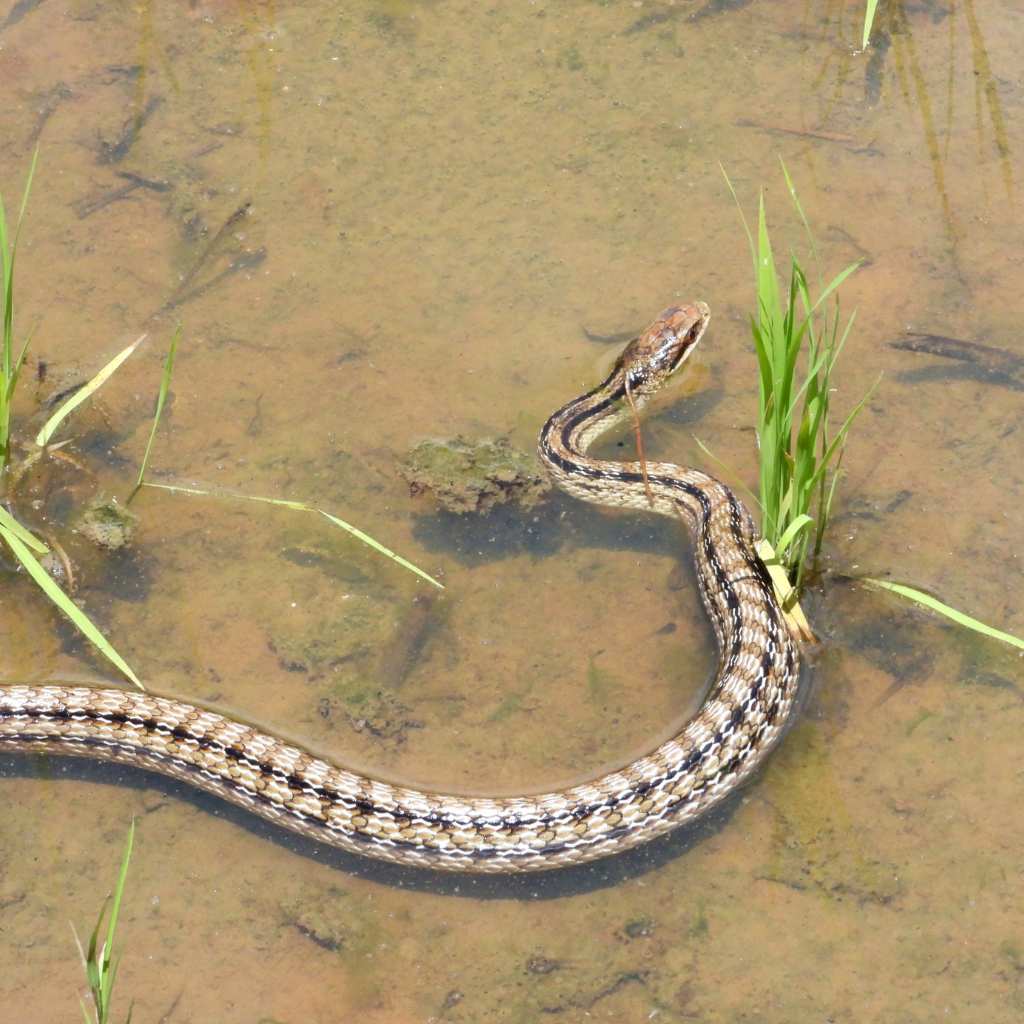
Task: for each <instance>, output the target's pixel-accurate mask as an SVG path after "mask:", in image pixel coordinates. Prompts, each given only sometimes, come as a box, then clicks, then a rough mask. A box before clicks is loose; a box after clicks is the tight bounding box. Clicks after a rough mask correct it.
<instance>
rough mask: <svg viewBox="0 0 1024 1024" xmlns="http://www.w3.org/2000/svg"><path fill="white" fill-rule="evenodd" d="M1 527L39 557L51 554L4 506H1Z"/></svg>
mask: <svg viewBox="0 0 1024 1024" xmlns="http://www.w3.org/2000/svg"><path fill="white" fill-rule="evenodd" d="M0 527H2V528H3V529H5V530H8V531H10V532H11V533H13V534H14V536H15V537H17V538H18V540H20V541H21V543H22V544H24V545H25V546H26V547H28V548H31V549H32V550H33V551H34V552H35V553H36V554H37V555H45V554H48V553H49V550H50V549H49V548H48V547H47V546H46V545H45V544H44V543H43V542H42V541H41V540H40V539H39V538H38V537H36V536H35V535H34V534H33V533H32V532H31V531H29V530H27V529H26V528H25V527H24V526H22V525H21V523H19V522H18V520H17V519H15V518H14V516H12V515H11V513H10V512H8V511H7V509H5V508H4V507H3V505H0Z"/></svg>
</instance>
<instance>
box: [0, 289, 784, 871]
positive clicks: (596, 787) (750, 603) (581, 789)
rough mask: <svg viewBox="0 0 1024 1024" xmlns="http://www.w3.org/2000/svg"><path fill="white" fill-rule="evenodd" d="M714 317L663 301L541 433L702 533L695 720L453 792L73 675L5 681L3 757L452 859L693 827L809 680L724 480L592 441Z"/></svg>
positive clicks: (545, 855) (583, 465) (481, 865)
mask: <svg viewBox="0 0 1024 1024" xmlns="http://www.w3.org/2000/svg"><path fill="white" fill-rule="evenodd" d="M708 318H709V313H708V308H707V306H705V305H704V304H703V303H696V304H695V305H692V306H674V307H672V308H670V309H667V310H665V312H663V313H662V314H661V316H660V317H659V318H658V319H657V320H656V321H655V322H654V323H653V324H652V325H651V326H650V327H649V328H647V330H646V331H644V333H643V334H641V335H640V336H639V337H638V338H636V339H635V340H633V341H632V342H630V343H629V345H627V346H626V348H625V350H624V351H623V353H622V355H621V356H620V357H619V359H618V361H617V362H616V364H615V367H614V369H613V370H612V372H611V374H610V375H609V376H608V378H607V379H606V380H605V381H604V382H603V383H602V384H600V385H598V386H597V387H596V388H594V389H593V390H592V391H589V392H587V393H586V394H584V395H581V396H580V397H579V398H575V399H573V400H572V401H571V402H569V404H568V405H566V406H564V407H563V408H561V409H559V410H558V412H556V413H554V414H553V415H552V416H551V418H550V419H549V420H548V421H547V423H546V424H545V425H544V429H543V430H542V431H541V435H540V456H541V459H542V460H543V461H544V463H545V465H546V466H547V468H548V470H549V472H550V473H551V475H552V477H553V478H554V480H555V481H556V482H557V483H558V484H559V485H560V486H561V487H563V488H564V489H565V490H566V491H568V492H569V493H570V494H573V495H575V496H576V497H579V498H582V499H584V500H585V501H590V502H596V503H598V504H601V505H614V506H622V507H627V508H633V509H638V510H642V511H654V512H658V513H661V514H662V515H667V516H671V517H672V518H673V519H682V521H683V522H684V523H685V524H686V526H687V527H688V528H689V531H690V533H691V535H692V537H693V541H694V549H695V558H696V565H697V579H698V581H699V585H700V592H701V596H702V598H703V600H704V604H705V606H706V608H707V610H708V614H709V615H710V617H711V622H712V625H713V626H714V630H715V634H716V636H717V638H718V645H719V660H718V667H717V670H716V672H715V676H714V679H713V681H712V683H711V686H710V688H709V690H708V694H707V697H706V698H705V700H704V703H703V704H702V706H701V708H700V710H699V711H698V712H697V714H696V715H695V716H694V717H693V718H692V719H690V721H688V722H687V723H686V725H685V726H684V727H683V728H682V729H681V731H680V732H678V733H677V734H676V735H675V736H673V737H672V738H671V739H669V740H667V741H666V742H664V743H662V744H661V746H659V747H658V748H657V749H656V750H654V751H652V752H651V753H650V754H648V755H646V756H644V757H641V758H639V759H637V760H635V761H633V762H632V763H631V764H628V765H626V766H625V767H623V768H621V769H619V770H618V771H613V772H610V773H609V774H607V775H603V776H601V777H600V778H595V779H593V780H592V781H590V782H585V783H582V784H581V785H577V786H571V787H569V788H567V789H562V790H557V791H554V792H547V793H539V794H536V795H526V796H514V797H500V798H493V799H491V798H486V797H470V796H455V795H449V794H440V793H430V792H425V791H422V790H416V789H409V788H406V787H403V786H397V785H392V784H390V783H387V782H382V781H380V780H377V779H372V778H368V777H366V776H363V775H359V774H357V773H355V772H352V771H347V770H346V769H344V768H341V767H338V766H336V765H334V764H332V763H330V762H329V761H325V760H322V759H320V758H318V757H315V756H314V755H313V754H311V753H309V752H308V751H306V750H304V749H302V748H301V747H298V746H295V745H293V744H291V743H287V742H285V741H284V740H282V739H279V738H278V737H277V736H273V735H271V734H270V733H267V732H263V731H262V730H260V729H257V728H254V727H252V726H250V725H246V724H244V723H242V722H238V721H235V720H233V719H231V718H226V717H224V716H223V715H218V714H215V713H214V712H212V711H207V710H205V709H202V708H198V707H195V706H194V705H191V704H186V703H185V702H183V701H179V700H169V699H166V698H163V697H154V696H151V695H149V694H146V693H135V692H129V691H127V690H117V689H92V688H87V687H71V686H5V687H0V753H2V752H5V751H15V750H16V751H30V752H39V753H50V754H67V755H72V756H76V757H86V758H98V759H101V760H106V761H118V762H123V763H125V764H129V765H134V766H136V767H141V768H147V769H150V770H152V771H155V772H159V773H161V774H163V775H169V776H172V777H173V778H176V779H181V780H183V781H185V782H187V783H189V784H190V785H193V786H197V787H199V788H200V789H204V790H208V791H210V792H212V793H216V794H218V795H220V796H221V797H223V798H224V799H226V800H229V801H231V802H232V803H235V804H240V805H241V806H243V807H245V808H247V809H248V810H250V811H252V812H253V813H255V814H258V815H260V816H261V817H263V818H268V819H270V820H271V821H274V822H277V823H278V824H280V825H283V826H284V827H286V828H289V829H292V830H293V831H295V832H300V833H302V834H304V835H307V836H312V837H313V838H315V839H318V840H320V841H321V842H323V843H327V844H329V845H331V846H337V847H341V848H343V849H345V850H350V851H354V852H355V853H359V854H364V855H367V856H371V857H377V858H381V859H383V860H387V861H393V862H397V863H400V864H409V865H416V866H419V867H425V868H434V869H441V870H448V871H465V872H493V873H498V872H506V873H509V872H525V871H541V870H544V869H548V868H556V867H562V866H564V865H568V864H578V863H582V862H584V861H588V860H592V859H594V858H597V857H604V856H607V855H608V854H613V853H618V852H619V851H621V850H625V849H628V848H630V847H632V846H636V845H637V844H639V843H643V842H646V841H647V840H649V839H653V838H654V837H655V836H658V835H661V834H662V833H664V832H667V831H668V830H670V829H673V828H676V827H677V826H679V825H681V824H683V823H684V822H688V821H693V819H694V818H696V817H697V816H698V815H700V814H702V813H704V812H705V811H707V810H708V809H709V808H710V807H712V806H714V805H715V804H717V803H719V802H720V801H721V800H722V799H723V798H724V797H725V796H726V795H727V794H728V793H730V792H732V791H733V790H735V789H736V787H737V786H739V785H740V783H742V782H743V781H744V780H745V779H746V778H747V777H748V776H750V774H751V773H752V772H753V771H754V769H755V768H756V767H757V766H758V765H759V764H760V763H761V762H762V761H763V760H764V758H765V756H766V754H767V753H768V751H769V750H770V749H771V748H772V747H773V745H774V744H775V742H776V741H777V740H778V738H779V736H780V735H781V732H782V730H783V727H784V725H785V724H786V721H787V719H788V718H789V716H790V712H791V710H792V708H793V706H794V696H795V693H796V688H797V674H798V673H797V667H798V655H797V648H796V644H795V642H794V641H793V639H792V638H791V636H790V632H789V629H788V627H787V625H786V623H785V620H784V618H783V614H782V611H781V609H780V608H779V605H778V603H777V602H776V599H775V596H774V592H773V590H772V586H771V582H770V580H769V579H768V576H767V573H766V570H765V568H764V565H763V564H762V562H761V561H760V559H759V558H758V556H757V555H756V553H755V551H754V547H753V545H754V539H755V535H754V526H753V522H752V521H751V518H750V516H749V514H748V513H747V511H746V509H745V508H744V507H743V505H742V504H741V503H740V501H739V499H737V497H736V496H735V495H734V494H733V493H732V491H730V490H729V488H727V487H726V486H725V485H724V484H722V483H719V482H718V481H717V480H715V479H713V478H712V477H710V476H707V475H705V474H704V473H701V472H699V471H697V470H694V469H683V468H680V467H678V466H673V465H670V464H667V463H661V462H645V461H642V460H641V461H637V462H610V461H600V460H597V459H594V458H591V457H589V456H588V455H587V454H586V453H587V449H588V448H589V447H590V446H591V445H592V443H593V442H594V440H595V439H596V438H597V437H598V436H599V435H600V434H603V433H604V432H605V431H607V430H608V429H609V428H610V427H612V426H613V425H615V424H616V423H619V422H621V421H622V420H623V419H624V418H625V417H627V416H629V415H631V414H635V412H636V411H637V410H639V408H641V407H642V406H643V405H644V404H645V402H646V400H647V399H648V398H649V397H650V396H651V395H653V394H654V392H655V391H657V390H658V388H659V387H660V386H661V385H662V384H663V383H664V381H665V380H666V379H667V378H668V377H669V376H670V375H671V374H672V373H673V372H674V371H675V370H676V369H677V368H678V367H679V366H680V365H681V364H682V362H683V361H684V360H685V358H686V357H687V355H689V353H690V352H691V351H692V350H693V348H694V346H695V345H696V344H697V342H698V341H699V340H700V338H701V336H702V335H703V333H704V329H705V328H706V326H707V323H708Z"/></svg>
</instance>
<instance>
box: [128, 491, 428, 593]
mask: <svg viewBox="0 0 1024 1024" xmlns="http://www.w3.org/2000/svg"><path fill="white" fill-rule="evenodd" d="M142 486H143V487H153V488H156V489H158V490H161V491H172V492H177V493H180V494H195V495H199V496H201V497H208V498H237V499H239V500H241V501H257V502H260V503H262V504H264V505H277V506H279V507H280V508H287V509H292V510H293V511H296V512H315V513H316V514H318V515H321V516H323V517H324V518H325V519H329V520H330V521H331V522H332V523H334V525H335V526H340V527H341V528H342V529H343V530H346V531H347V532H348V533H350V534H352V536H353V537H356V538H357V539H358V540H361V541H362V542H363V543H364V544H366V545H368V546H369V547H371V548H373V550H374V551H376V552H378V553H379V554H382V555H384V556H385V557H386V558H390V559H391V560H392V561H393V562H397V563H398V565H400V566H402V568H404V569H408V570H409V571H410V572H412V573H415V574H416V575H417V576H419V577H420V578H421V579H424V580H426V581H427V582H428V583H430V584H432V585H433V586H435V587H437V588H438V589H439V590H444V584H443V583H441V582H439V581H438V580H436V579H434V577H433V576H431V575H430V574H429V573H427V572H424V571H423V570H422V569H421V568H419V566H417V565H413V563H412V562H410V561H408V559H405V558H403V557H402V556H401V555H399V554H396V553H395V552H394V551H392V550H391V549H390V548H387V547H385V546H384V545H383V544H381V543H380V541H377V540H374V538H373V537H371V536H370V535H369V534H368V533H364V532H363V531H362V530H360V529H359V528H358V527H355V526H353V525H352V524H351V523H347V522H345V520H344V519H339V518H338V517H337V516H333V515H331V513H330V512H325V511H324V510H323V509H322V508H316V507H315V506H314V505H308V504H306V503H305V502H303V501H288V500H286V499H285V498H264V497H261V496H260V495H256V494H232V493H228V492H224V491H208V490H202V489H200V488H198V487H183V486H181V485H180V484H153V483H144V484H143V485H142Z"/></svg>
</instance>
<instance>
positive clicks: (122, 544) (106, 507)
mask: <svg viewBox="0 0 1024 1024" xmlns="http://www.w3.org/2000/svg"><path fill="white" fill-rule="evenodd" d="M138 523H139V517H138V516H137V515H135V513H134V512H129V511H128V509H126V508H123V507H122V506H121V505H118V504H117V502H114V501H107V500H106V499H104V498H100V499H98V500H96V501H94V502H92V503H91V504H90V505H88V506H87V507H86V509H85V511H84V512H83V513H82V514H81V516H79V518H78V522H77V523H76V524H75V528H76V529H77V530H78V532H79V533H80V534H81V535H82V536H83V537H85V539H86V540H88V541H91V542H92V543H93V544H95V545H96V547H98V548H102V549H103V550H104V551H120V550H121V549H122V548H126V547H128V545H129V544H131V542H132V536H133V535H134V533H135V528H136V526H138Z"/></svg>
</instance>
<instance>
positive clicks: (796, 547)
mask: <svg viewBox="0 0 1024 1024" xmlns="http://www.w3.org/2000/svg"><path fill="white" fill-rule="evenodd" d="M782 171H783V174H784V175H785V179H786V185H787V187H788V189H789V194H790V198H791V200H792V202H793V205H794V207H795V208H796V210H797V213H798V214H799V216H800V220H801V221H802V223H803V225H804V228H805V230H806V233H807V237H808V240H809V242H810V245H811V249H812V252H816V247H815V245H814V237H813V234H812V233H811V230H810V225H809V223H808V221H807V217H806V215H805V214H804V211H803V207H802V206H801V205H800V200H799V198H798V197H797V194H796V189H795V188H794V186H793V182H792V180H791V179H790V177H789V173H788V171H787V170H786V167H785V165H784V164H783V167H782ZM724 173H725V172H724V170H723V174H724ZM725 180H726V183H727V184H728V186H729V191H730V192H731V193H732V196H733V199H734V200H736V205H737V207H739V206H740V204H739V199H738V198H737V196H736V191H735V189H734V188H733V186H732V182H731V181H729V177H728V175H726V178H725ZM740 217H741V219H742V221H743V228H744V230H745V231H746V234H747V240H748V242H749V245H750V254H751V258H752V260H753V264H754V277H755V281H756V290H757V313H756V314H755V315H753V316H751V319H750V329H751V334H752V335H753V338H754V348H755V350H756V353H757V363H758V381H759V395H760V400H759V406H758V427H757V438H758V451H759V459H760V505H761V530H762V533H763V535H764V539H765V540H766V541H767V542H768V544H769V545H770V546H771V549H772V552H773V555H774V557H773V558H772V560H777V562H778V564H779V565H780V566H781V567H782V568H783V570H784V571H785V574H786V576H787V577H788V579H789V581H790V582H791V583H792V585H793V588H794V589H795V591H796V593H797V594H798V593H799V591H800V589H801V587H802V585H803V582H804V578H805V576H806V574H807V571H808V570H809V568H810V567H811V566H812V565H813V563H814V561H815V559H816V558H817V556H818V555H819V554H820V552H821V546H822V541H823V538H824V534H825V529H826V527H827V525H828V518H829V512H830V510H831V507H832V501H833V499H834V498H835V493H836V486H837V484H838V482H839V465H840V462H841V459H842V454H843V448H844V445H845V443H846V438H847V435H848V433H849V429H850V425H851V424H852V423H853V421H854V419H855V418H856V416H857V414H858V413H859V412H860V410H861V409H862V408H863V407H864V404H865V402H866V401H867V400H868V398H869V396H870V394H871V391H869V392H868V394H867V395H865V396H864V397H863V398H862V399H861V400H860V402H858V403H857V404H856V405H855V406H854V408H853V410H852V411H851V412H850V413H849V415H848V416H847V417H846V419H845V420H844V421H843V422H842V424H841V425H840V427H839V429H838V430H835V431H833V427H832V424H831V413H832V409H831V404H832V393H833V391H834V384H833V382H832V374H833V371H834V369H835V366H836V362H837V360H838V359H839V354H840V353H841V351H842V349H843V345H844V344H845V342H846V339H847V337H848V336H849V333H850V330H851V328H852V327H853V324H854V320H855V317H856V314H853V315H851V316H850V317H849V318H848V319H847V320H846V321H845V322H844V321H843V319H842V317H841V315H840V309H839V300H838V289H839V287H840V286H841V285H842V284H843V282H844V281H845V280H846V279H847V278H848V277H849V276H850V275H851V274H852V273H854V271H856V270H857V268H858V267H859V266H860V263H859V261H858V262H855V263H851V264H849V266H847V267H846V268H844V269H843V270H841V271H840V272H839V273H838V274H836V275H835V277H833V278H832V279H831V280H830V281H829V282H828V283H827V284H826V285H824V286H822V287H819V289H818V293H817V296H816V297H813V298H812V295H811V290H810V287H809V285H808V281H807V274H806V272H805V271H804V268H803V266H802V265H801V263H800V261H799V259H798V258H797V257H796V256H795V255H793V256H791V257H790V265H789V282H788V286H787V287H786V289H785V291H783V290H782V289H781V288H780V286H779V277H778V272H777V270H776V263H775V254H774V251H773V248H772V243H771V238H770V237H769V233H768V223H767V214H766V211H765V203H764V195H763V193H762V195H761V196H760V198H759V202H758V216H757V239H756V241H755V239H754V235H753V233H752V232H751V230H750V227H749V225H748V223H747V220H746V217H745V216H744V215H743V211H742V208H741V207H740ZM872 390H873V389H872ZM794 596H795V595H794Z"/></svg>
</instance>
